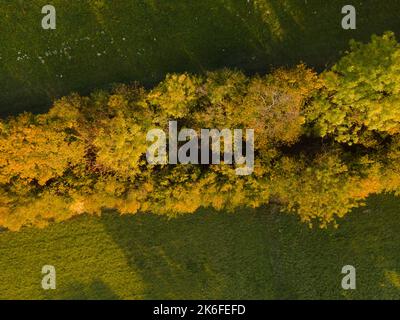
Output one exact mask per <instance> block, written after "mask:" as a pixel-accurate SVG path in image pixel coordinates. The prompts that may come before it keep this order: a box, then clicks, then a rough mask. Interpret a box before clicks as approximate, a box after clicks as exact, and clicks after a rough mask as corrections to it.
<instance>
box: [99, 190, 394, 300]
mask: <svg viewBox="0 0 400 320" xmlns="http://www.w3.org/2000/svg"><path fill="white" fill-rule="evenodd" d="M397 211H398V199H395V198H393V197H390V196H381V197H376V198H372V199H371V200H370V206H369V209H359V210H356V211H355V212H354V213H353V214H351V215H350V216H348V217H347V218H346V219H345V220H344V221H342V222H341V227H340V228H339V230H333V229H329V230H319V229H318V228H316V229H313V230H310V229H308V227H306V226H305V225H303V224H300V223H299V221H298V220H297V219H293V217H290V216H287V215H284V214H282V213H277V212H273V211H271V208H269V209H267V208H261V209H259V210H257V211H250V210H249V211H240V212H237V213H236V214H225V213H215V212H207V211H205V210H201V211H200V212H199V213H197V214H195V215H192V216H186V217H181V218H178V219H173V220H170V221H167V220H166V219H164V218H161V217H156V216H153V215H138V216H135V217H129V216H124V217H120V218H116V216H115V215H114V214H106V215H105V216H104V217H103V218H102V219H103V220H102V221H103V223H104V227H105V229H106V230H107V232H108V233H109V234H110V235H111V236H112V238H113V239H114V241H115V242H116V243H117V244H118V245H119V246H120V248H121V249H122V250H123V252H124V253H125V256H126V259H127V263H128V265H130V266H131V268H132V270H135V271H136V272H138V273H139V274H140V277H141V279H143V282H144V283H145V284H146V292H145V293H144V294H143V296H144V297H145V298H147V299H365V298H368V299H382V298H387V299H393V298H396V297H400V289H399V287H397V283H398V276H397V275H398V273H396V272H399V270H400V259H399V243H400V238H399V234H400V233H399V231H400V224H399V223H398V213H397ZM347 264H350V265H354V266H355V267H356V269H357V281H358V282H357V290H355V291H351V292H350V291H344V290H342V288H341V280H342V277H343V276H344V275H342V274H341V269H342V267H343V266H344V265H347ZM389 271H390V272H389ZM393 275H395V276H393Z"/></svg>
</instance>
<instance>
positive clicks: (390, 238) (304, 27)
mask: <svg viewBox="0 0 400 320" xmlns="http://www.w3.org/2000/svg"><path fill="white" fill-rule="evenodd" d="M48 3H49V1H47V0H14V1H7V0H0V26H1V28H0V42H1V43H2V44H3V45H2V46H1V48H0V86H1V90H0V116H2V117H4V116H6V115H10V114H16V113H19V112H22V111H24V110H27V111H34V112H39V111H44V110H46V109H47V108H48V106H49V105H50V102H51V101H52V100H53V99H55V98H57V97H60V96H61V95H64V94H68V93H70V92H71V91H78V92H80V93H88V92H89V91H90V90H92V89H94V88H101V87H106V86H108V85H110V83H113V82H131V81H140V82H141V83H143V84H145V85H147V86H150V85H153V84H154V83H156V82H158V81H159V80H161V79H162V78H163V77H164V76H165V74H166V73H168V72H174V71H176V72H178V71H179V72H181V71H190V72H197V73H199V72H204V71H206V70H213V69H217V68H222V67H233V68H240V69H242V70H244V71H246V72H248V73H254V72H259V73H264V72H266V71H267V70H268V69H270V68H271V67H274V66H283V65H293V64H296V63H298V62H300V61H301V60H302V61H304V62H306V63H307V64H308V65H310V66H313V67H315V68H317V69H318V70H320V69H322V68H324V67H325V66H327V65H328V66H329V65H331V64H332V63H333V62H335V61H336V60H337V58H338V57H339V56H340V55H341V54H342V52H343V51H344V50H346V48H347V47H348V41H349V40H350V39H352V38H354V39H357V40H363V41H366V40H368V39H369V38H370V36H371V34H373V33H378V34H380V33H382V32H383V31H386V30H392V31H395V32H396V33H398V32H399V31H400V19H399V17H398V15H399V12H400V1H398V0H385V1H382V0H368V1H362V0H354V1H352V4H353V5H354V6H356V8H357V13H358V16H357V27H358V28H357V30H356V31H344V30H342V29H341V27H340V21H341V19H342V14H341V8H342V6H343V5H345V4H348V1H344V0H343V1H342V0H249V1H247V0H185V1H177V0H159V1H157V0H140V1H139V0H118V1H112V2H111V1H105V0H82V1H66V0H53V1H51V3H52V4H53V5H54V6H55V7H56V8H57V30H56V31H44V30H42V29H41V25H40V22H41V19H42V14H41V7H42V6H43V5H45V4H48ZM111 3H112V5H111ZM399 209H400V200H399V199H396V198H394V197H391V196H380V197H374V198H372V199H370V201H369V205H368V206H367V207H365V208H361V209H357V210H355V212H354V213H353V214H351V215H349V216H347V217H346V219H345V220H344V221H342V222H341V226H340V228H339V229H338V230H328V231H325V230H316V229H314V230H309V229H308V228H307V227H306V226H305V225H303V224H300V223H299V221H298V220H297V218H295V217H292V216H286V215H283V214H281V213H278V212H275V211H276V210H275V209H274V208H273V207H267V208H262V209H258V210H243V211H239V212H236V213H235V214H227V213H218V214H217V213H214V212H209V211H207V210H203V211H200V212H198V213H196V214H195V215H190V216H186V217H181V218H178V219H174V220H170V221H167V220H165V219H164V218H161V217H156V216H152V215H137V216H133V217H132V216H123V217H119V216H117V215H116V214H113V213H108V214H105V215H104V216H103V217H101V218H94V217H80V218H77V219H74V220H72V221H69V222H66V223H62V224H56V225H52V226H50V227H49V228H46V229H43V230H38V229H25V230H24V231H22V232H19V233H10V232H0V299H12V298H20V299H21V298H25V299H34V298H37V299H39V298H46V299H60V298H66V299H68V298H79V299H85V298H93V299H101V298H103V299H113V298H114V299H118V298H120V299H128V298H129V299H151V298H154V299H157V298H159V299H167V298H172V299H178V298H184V299H205V298H221V299H222V298H223V299H252V298H253V299H289V298H290V299H300V298H305V299H306V298H307V299H316V298H323V299H336V298H337V299H361V298H363V299H367V298H371V299H384V298H387V299H400V247H399V244H400V219H399ZM45 264H51V265H54V266H55V267H56V269H57V286H58V289H57V290H55V291H44V290H42V289H41V285H40V283H41V276H42V275H41V267H42V266H43V265H45ZM346 264H351V265H354V266H355V267H356V268H357V290H355V291H343V290H342V289H341V286H340V281H341V278H342V276H343V275H342V274H341V273H340V271H341V268H342V266H344V265H346Z"/></svg>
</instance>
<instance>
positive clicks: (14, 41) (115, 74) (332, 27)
mask: <svg viewBox="0 0 400 320" xmlns="http://www.w3.org/2000/svg"><path fill="white" fill-rule="evenodd" d="M103 3H104V5H102V6H93V5H89V4H88V3H86V2H85V1H83V2H64V3H61V2H60V3H57V15H58V16H59V21H60V23H59V25H58V27H57V30H56V31H54V32H43V30H42V29H40V24H33V21H36V20H37V19H39V18H40V17H41V16H40V14H39V13H40V11H39V13H38V10H39V9H38V8H40V6H39V2H37V1H30V2H24V3H23V8H24V10H23V11H22V10H19V11H18V10H16V9H15V8H14V7H13V6H1V5H0V10H3V11H4V17H7V16H8V17H14V18H13V19H9V18H3V19H4V21H3V22H4V26H3V29H4V32H2V33H0V41H1V42H2V43H6V44H7V45H6V46H4V47H2V48H1V49H0V55H1V57H2V59H1V60H0V70H1V74H0V86H1V87H2V88H3V90H2V92H1V93H0V116H3V117H4V116H6V115H10V114H15V113H19V112H21V111H23V110H26V111H36V112H39V111H41V112H43V111H45V110H47V108H48V107H49V105H50V103H51V100H53V99H55V98H58V97H60V96H62V95H65V94H68V93H70V92H71V91H77V92H80V93H82V94H87V93H89V92H90V91H91V90H93V89H95V88H107V87H108V86H109V84H110V83H113V82H131V81H139V82H140V83H142V84H144V85H146V86H152V85H154V84H155V83H157V82H159V81H160V80H161V79H163V78H164V77H165V75H166V74H167V73H170V72H184V71H187V72H193V73H202V72H204V71H206V70H215V69H220V68H224V67H229V68H239V69H241V70H243V71H244V72H246V73H249V74H253V73H265V72H268V70H270V69H271V68H275V67H279V66H291V65H294V64H297V63H299V62H300V61H304V62H306V63H307V64H308V65H310V66H311V67H314V68H316V69H317V70H322V69H324V67H325V66H327V65H328V66H329V65H332V64H333V63H334V62H335V61H336V60H337V59H338V57H339V56H340V54H341V53H342V52H343V51H344V50H346V49H347V48H348V41H349V40H350V39H352V38H355V39H357V40H362V41H367V40H368V39H369V37H370V36H371V34H372V33H377V34H380V33H382V32H383V31H386V30H393V31H395V32H398V31H399V30H400V25H399V22H398V17H397V12H398V11H399V10H400V2H399V1H397V0H386V1H384V2H383V1H381V0H370V1H368V4H366V3H364V1H362V0H356V1H353V3H352V4H353V5H354V6H355V7H356V8H357V14H358V15H357V19H358V20H357V21H358V28H357V30H354V31H352V30H350V31H348V30H343V29H342V28H341V19H342V17H343V15H342V14H341V8H342V7H343V6H344V5H345V4H347V2H346V1H344V0H332V1H325V0H240V1H238V0H203V1H198V0H185V1H175V0H165V1H150V0H147V1H138V0H136V1H116V2H113V3H112V5H111V4H110V3H107V2H103ZM378 9H379V10H378ZM16 20H18V21H20V22H19V23H18V24H17V25H15V24H14V21H16ZM32 25H34V26H35V27H32ZM68 48H71V49H68ZM48 50H51V51H52V52H53V51H56V52H57V54H55V55H52V56H51V57H46V58H45V60H46V62H45V63H44V64H42V63H41V62H40V59H38V58H37V57H38V56H40V57H45V53H46V52H47V51H48ZM60 50H61V51H60ZM65 50H67V52H68V54H65ZM19 51H20V52H21V55H22V53H23V54H25V53H26V54H27V56H29V59H28V58H27V59H25V58H24V59H22V60H18V52H19ZM60 52H61V53H60ZM68 55H71V59H70V60H69V59H68ZM61 76H62V78H61Z"/></svg>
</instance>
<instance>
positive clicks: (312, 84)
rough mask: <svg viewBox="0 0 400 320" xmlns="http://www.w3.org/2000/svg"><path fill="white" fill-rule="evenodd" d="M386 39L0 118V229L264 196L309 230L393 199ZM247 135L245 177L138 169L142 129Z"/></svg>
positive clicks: (392, 79)
mask: <svg viewBox="0 0 400 320" xmlns="http://www.w3.org/2000/svg"><path fill="white" fill-rule="evenodd" d="M399 103H400V45H399V44H398V42H397V41H396V39H395V37H394V35H393V34H392V33H386V34H384V35H383V36H381V37H377V36H374V37H372V41H371V42H370V43H368V44H360V43H356V42H353V43H351V50H350V51H349V52H348V53H347V54H346V55H345V56H344V57H343V58H342V59H341V60H340V61H339V62H338V63H337V64H336V65H335V66H333V67H332V68H331V69H330V70H328V71H326V72H324V73H322V74H319V75H318V74H316V73H315V72H314V71H313V70H311V69H309V68H307V67H306V66H304V65H299V66H297V67H295V68H292V69H278V70H275V71H274V72H272V73H271V74H268V75H266V76H253V77H247V76H246V75H244V74H243V73H241V72H239V71H232V70H222V71H216V72H210V73H207V74H205V75H189V74H173V75H168V76H167V77H166V79H165V80H164V81H163V82H162V83H160V84H159V85H158V86H156V87H155V88H153V89H152V90H145V89H144V88H142V87H141V86H139V85H137V84H135V85H130V86H128V85H119V86H116V87H115V88H114V89H113V90H112V91H109V92H107V91H98V92H95V93H93V94H92V95H91V96H89V97H83V96H79V95H77V94H72V95H70V96H67V97H64V98H62V99H60V100H58V101H56V102H55V103H54V106H53V107H52V108H51V109H50V111H49V112H48V113H46V114H40V115H33V114H29V113H24V114H21V115H19V116H16V117H12V118H9V119H6V120H3V121H1V122H0V204H1V205H0V225H1V226H3V227H6V228H8V229H10V230H19V229H20V228H21V227H22V226H29V225H33V226H39V227H42V226H45V225H47V224H48V223H50V222H53V221H63V220H66V219H69V218H70V217H72V216H75V215H79V214H83V213H91V214H100V213H101V212H102V210H104V209H105V208H112V209H117V210H118V211H119V212H120V213H121V214H134V213H136V212H152V213H156V214H163V215H168V216H177V215H180V214H187V213H193V212H195V211H196V210H197V209H198V208H199V207H212V208H215V209H217V210H234V209H235V208H238V207H259V206H261V205H264V204H268V203H270V202H271V201H273V202H278V203H280V204H281V205H282V209H283V210H285V211H290V212H295V213H297V214H298V215H299V216H300V218H301V220H302V221H304V222H307V223H310V224H312V223H313V222H314V221H316V222H317V223H318V224H319V225H320V226H321V227H326V226H327V225H328V224H330V223H333V224H336V218H337V217H343V216H344V215H345V214H346V213H348V212H349V211H350V210H351V209H352V208H354V207H357V206H360V205H362V204H363V200H364V199H366V198H367V197H368V196H369V195H370V194H374V193H381V192H399V191H400V169H399V166H398V163H399V159H400V104H399ZM170 120H177V121H178V123H179V125H180V126H181V127H187V128H193V129H196V130H200V129H201V128H216V129H223V128H235V129H236V128H243V129H246V128H252V129H254V131H255V153H256V157H255V159H256V160H255V169H254V173H253V174H252V175H249V176H237V175H236V174H235V170H234V169H235V168H234V167H233V166H229V165H223V164H221V165H201V166H199V165H190V164H189V165H150V164H148V163H147V161H146V150H147V148H148V146H149V142H147V141H146V134H147V132H148V131H149V130H151V129H153V128H162V129H165V130H166V131H167V127H168V122H169V121H170Z"/></svg>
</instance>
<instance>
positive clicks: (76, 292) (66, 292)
mask: <svg viewBox="0 0 400 320" xmlns="http://www.w3.org/2000/svg"><path fill="white" fill-rule="evenodd" d="M45 297H46V299H49V300H93V299H96V300H118V299H119V296H118V295H117V294H115V293H114V292H113V290H111V288H110V287H109V286H107V285H106V284H105V283H104V282H103V281H102V280H100V279H94V280H92V281H91V282H90V283H89V284H86V283H83V282H72V283H69V284H68V285H67V286H66V287H62V288H60V289H56V290H49V291H47V292H46V294H45Z"/></svg>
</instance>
